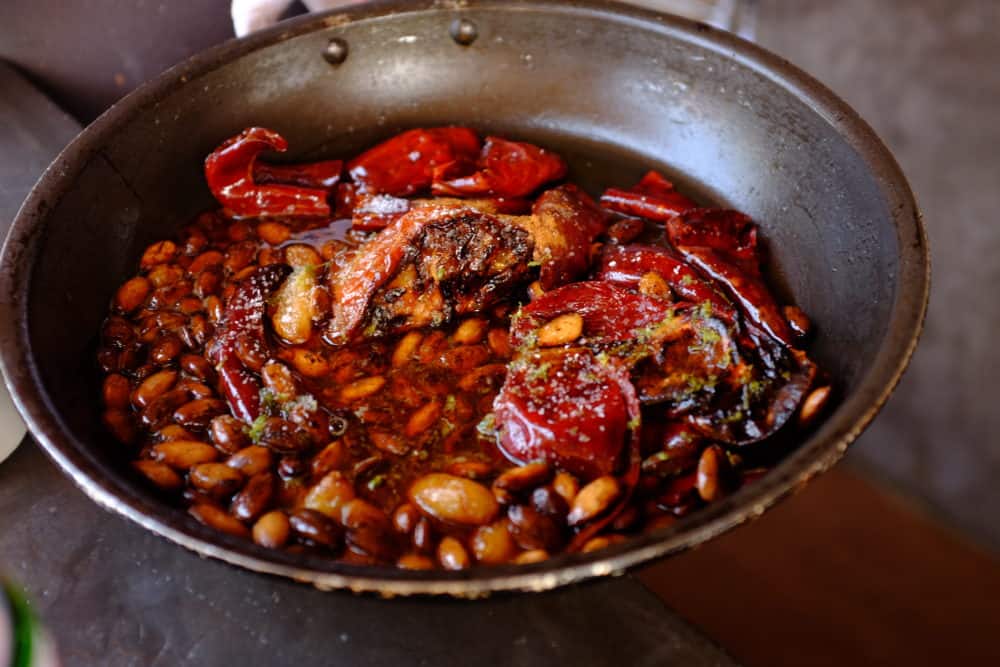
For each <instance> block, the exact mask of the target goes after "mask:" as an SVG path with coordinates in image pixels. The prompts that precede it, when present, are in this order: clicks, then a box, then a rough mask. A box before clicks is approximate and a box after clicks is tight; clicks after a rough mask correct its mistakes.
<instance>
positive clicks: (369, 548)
mask: <svg viewBox="0 0 1000 667" xmlns="http://www.w3.org/2000/svg"><path fill="white" fill-rule="evenodd" d="M347 543H348V544H350V545H351V548H352V549H358V550H360V551H363V552H364V553H366V554H369V555H372V556H375V557H376V558H378V559H379V560H382V561H391V560H394V559H395V558H396V554H397V553H399V544H398V542H397V540H396V535H395V533H393V532H392V531H391V530H390V529H389V527H388V525H381V524H369V525H364V526H361V527H359V528H353V529H351V530H348V531H347Z"/></svg>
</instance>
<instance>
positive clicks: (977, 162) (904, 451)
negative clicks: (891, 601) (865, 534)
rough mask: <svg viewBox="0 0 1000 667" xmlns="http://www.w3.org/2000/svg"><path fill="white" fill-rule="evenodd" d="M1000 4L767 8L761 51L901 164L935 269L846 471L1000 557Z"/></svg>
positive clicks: (925, 0)
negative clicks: (874, 481) (887, 486)
mask: <svg viewBox="0 0 1000 667" xmlns="http://www.w3.org/2000/svg"><path fill="white" fill-rule="evenodd" d="M998 34H1000V3H997V2H995V1H994V0H920V1H919V2H916V1H914V2H869V1H868V0H841V2H828V1H827V0H799V1H797V2H782V1H781V0H766V1H765V2H763V3H762V7H761V16H760V22H759V41H760V43H761V44H763V45H764V46H765V47H767V48H770V49H772V50H774V51H776V52H778V53H780V54H782V55H784V56H785V57H787V58H789V59H790V60H791V61H793V62H795V63H796V64H798V65H799V66H801V67H802V68H803V69H805V70H806V71H808V72H810V73H811V74H813V75H814V76H816V77H817V78H819V79H820V80H821V81H823V82H824V83H826V84H827V85H829V86H830V87H831V88H832V89H833V90H834V91H835V92H837V93H838V94H840V95H841V96H842V97H843V98H844V99H845V100H846V101H847V102H848V103H849V104H851V105H852V106H853V107H854V108H855V109H857V111H858V112H859V113H860V114H861V115H862V116H863V117H864V118H865V119H866V120H867V121H868V122H869V123H870V124H871V125H872V126H873V127H874V128H875V130H876V132H878V133H879V134H880V135H881V136H882V138H883V139H884V140H885V142H886V144H887V145H888V146H889V148H890V149H891V150H892V151H893V152H894V153H895V155H896V158H897V159H898V160H899V162H900V164H901V166H902V168H903V171H904V172H905V173H906V175H907V177H908V178H909V180H910V184H911V185H912V187H913V190H914V192H915V193H916V195H917V199H918V201H919V202H920V204H921V207H922V209H923V213H924V218H925V222H926V225H927V229H928V232H929V236H930V246H931V252H932V255H933V262H934V267H933V273H934V275H933V288H932V294H931V304H930V311H929V315H928V318H927V324H926V330H925V332H924V336H923V339H922V341H921V344H920V347H919V349H918V350H917V353H916V356H915V358H914V360H913V364H912V365H911V367H910V370H909V372H908V373H907V374H906V376H905V377H904V379H903V381H902V383H901V384H900V386H899V388H898V389H897V391H896V393H895V395H894V397H893V398H892V400H891V401H890V402H889V405H888V406H887V407H886V409H885V410H884V411H883V412H882V414H881V416H880V417H879V418H878V419H877V420H876V421H875V423H874V424H873V425H872V427H871V428H870V429H869V430H868V431H867V432H866V433H865V435H864V436H863V437H862V438H861V439H860V440H859V441H858V442H857V444H856V445H855V447H854V449H853V451H852V454H851V457H850V460H851V461H854V462H857V463H861V464H863V465H865V466H867V467H870V468H873V469H874V470H876V471H878V472H879V473H881V474H882V475H884V476H886V477H888V478H889V479H890V480H892V481H893V482H895V483H897V484H898V485H900V486H901V487H902V488H903V489H905V490H907V491H909V492H910V493H912V494H915V495H917V496H919V497H921V498H923V499H925V500H926V501H928V502H929V504H930V505H931V507H932V508H934V509H935V510H936V511H937V512H939V513H941V514H943V515H944V516H945V518H946V519H948V520H949V521H950V522H953V523H954V524H956V525H957V526H959V527H961V528H963V529H965V530H966V531H968V532H969V533H971V534H972V535H973V536H975V537H976V538H978V539H979V540H980V541H981V542H983V543H985V544H987V545H989V546H991V547H992V548H993V549H1000V520H998V518H1000V493H997V481H996V480H997V479H998V478H1000V435H998V434H1000V409H997V405H996V404H997V401H998V399H1000V374H998V373H997V369H1000V346H998V345H997V343H996V342H995V341H994V340H993V338H994V336H995V335H996V332H997V329H998V327H1000V298H997V296H996V293H995V290H996V286H997V284H998V283H1000V225H998V224H997V211H998V210H1000V187H998V186H1000V123H998V122H997V121H998V119H1000V40H998V39H997V35H998Z"/></svg>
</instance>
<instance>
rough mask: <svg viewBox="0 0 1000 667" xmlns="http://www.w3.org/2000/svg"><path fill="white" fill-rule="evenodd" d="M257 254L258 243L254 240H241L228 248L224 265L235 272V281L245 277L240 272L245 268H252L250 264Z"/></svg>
mask: <svg viewBox="0 0 1000 667" xmlns="http://www.w3.org/2000/svg"><path fill="white" fill-rule="evenodd" d="M256 256H257V244H256V243H254V242H253V241H240V242H239V243H236V244H235V245H232V246H229V248H228V249H227V250H226V258H225V259H224V260H223V262H222V265H223V266H224V267H225V268H226V270H227V271H229V272H230V273H231V274H233V281H234V282H236V281H239V280H241V279H242V278H244V277H245V276H241V275H240V272H241V271H243V270H244V269H248V268H251V267H250V264H251V262H253V260H254V257H256Z"/></svg>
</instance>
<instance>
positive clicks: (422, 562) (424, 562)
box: [396, 553, 434, 570]
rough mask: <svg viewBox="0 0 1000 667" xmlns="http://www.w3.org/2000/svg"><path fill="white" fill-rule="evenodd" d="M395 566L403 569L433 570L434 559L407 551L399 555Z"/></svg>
mask: <svg viewBox="0 0 1000 667" xmlns="http://www.w3.org/2000/svg"><path fill="white" fill-rule="evenodd" d="M396 567H400V568H403V569H404V570H433V569H434V561H432V560H431V559H430V558H428V557H427V556H424V555H423V554H415V553H408V554H403V555H402V556H400V557H399V560H397V561H396Z"/></svg>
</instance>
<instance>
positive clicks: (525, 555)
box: [514, 549, 549, 565]
mask: <svg viewBox="0 0 1000 667" xmlns="http://www.w3.org/2000/svg"><path fill="white" fill-rule="evenodd" d="M548 559H549V552H548V551H546V550H545V549H531V550H530V551H522V552H521V553H519V554H518V555H517V558H515V559H514V564H515V565H531V564H532V563H541V562H542V561H543V560H548Z"/></svg>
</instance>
